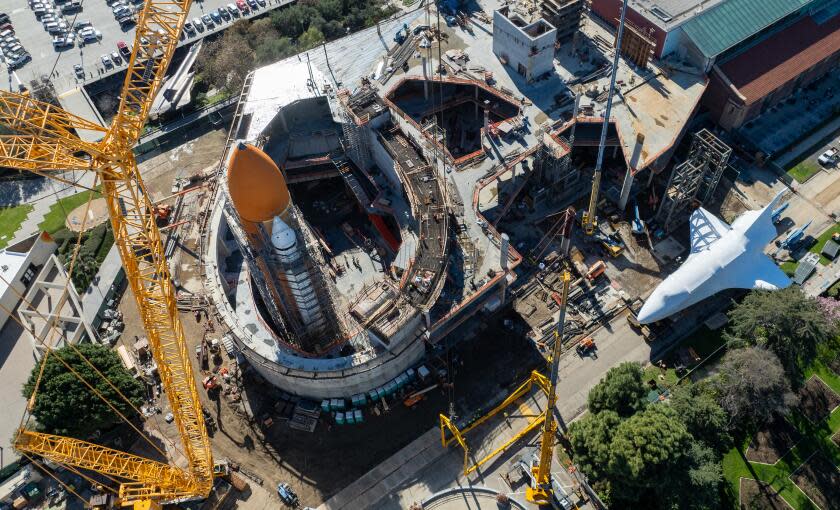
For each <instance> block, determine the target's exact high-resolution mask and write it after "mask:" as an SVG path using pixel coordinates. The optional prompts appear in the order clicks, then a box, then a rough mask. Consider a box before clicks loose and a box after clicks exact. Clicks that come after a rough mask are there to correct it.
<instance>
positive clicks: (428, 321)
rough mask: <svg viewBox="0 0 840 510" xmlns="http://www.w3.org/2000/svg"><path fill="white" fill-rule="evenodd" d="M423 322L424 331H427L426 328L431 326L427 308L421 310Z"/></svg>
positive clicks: (428, 328)
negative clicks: (424, 325) (424, 324)
mask: <svg viewBox="0 0 840 510" xmlns="http://www.w3.org/2000/svg"><path fill="white" fill-rule="evenodd" d="M423 322H425V323H426V332H427V333H428V330H430V329H431V328H432V318H431V317H430V316H429V311H428V310H424V311H423Z"/></svg>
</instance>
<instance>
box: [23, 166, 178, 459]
mask: <svg viewBox="0 0 840 510" xmlns="http://www.w3.org/2000/svg"><path fill="white" fill-rule="evenodd" d="M99 178H100V175H99V173H98V172H95V173H94V180H93V187H92V188H90V191H94V192H96V193H100V192H99V190H97V189H96V188H97V187H98V182H99ZM50 186H51V187H52V189H53V192H54V194H55V195H58V190H56V188H55V181H54V180H52V179H50ZM92 201H93V195H88V200H87V203H86V205H85V212H84V215H83V217H82V226H81V228H80V229H79V235H78V237H77V239H76V250H77V251H78V250H80V249H81V239H82V233H83V232H85V231H86V230H87V229H86V228H85V227H86V225H87V221H88V217H89V216H88V213H89V212H90V204H91V202H92ZM57 203H58V205H59V207H60V208H61V212H62V213H63V214H64V217H65V218H66V217H67V216H68V215H69V213H68V212H67V209H66V208H65V207H64V203H63V202H62V201H61V199H60V198H59V199H58V200H57ZM74 270H75V256H74V258H73V260H71V263H70V266H69V268H68V270H67V276H68V278H67V281H66V282H65V284H64V289H63V290H64V292H66V289H67V286H68V285H69V283H70V279H71V277H72V273H73V271H74ZM16 293H17V292H16ZM62 294H63V292H62ZM19 297H20V298H21V299H23V300H24V301H25V299H24V298H23V296H20V295H19ZM28 304H30V306H31V303H28ZM33 308H34V307H33ZM37 313H38V315H39V316H40V317H41V318H42V319H44V320H45V321H46V318H44V316H43V315H42V314H41V313H40V312H37ZM51 327H52V328H53V329H54V330H55V331H57V327H56V326H51ZM67 346H68V347H70V348H71V349H72V350H73V352H75V353H76V355H77V356H79V357H80V358H81V359H82V360H83V361H84V362H85V363H86V364H87V365H88V366H89V367H90V368H92V369H93V370H94V372H96V373H97V374H98V375H99V376H100V377H102V379H103V380H105V382H106V383H107V384H108V386H110V387H111V389H112V390H114V391H115V392H116V393H117V394H118V395H119V396H120V397H121V398H122V399H123V400H124V401H125V403H126V404H128V405H129V406H130V407H131V408H132V409H133V410H134V412H136V413H137V414H138V416H144V414H143V412H142V411H141V410H140V409H138V408H137V406H135V405H134V403H133V402H131V400H129V399H128V397H126V396H125V395H124V394H123V393H122V392H121V391H120V390H119V389H118V388H117V387H116V385H115V384H114V383H113V382H112V381H111V380H110V379H108V377H107V376H106V375H105V374H103V373H102V372H101V371H100V370H99V369H98V368H96V366H94V364H93V363H92V362H91V361H90V360H89V359H88V358H87V357H86V356H85V355H84V354H82V352H81V351H80V350H79V349H78V347H76V345H75V344H73V343H70V342H67ZM49 350H52V349H51V348H50V349H49ZM35 393H37V385H36V390H35V391H34V392H33V395H34V394H35ZM152 419H153V420H154V422H155V425H156V426H157V428H158V430H159V431H160V432H161V436H163V439H164V440H165V441H166V442H167V443H168V444H169V446H171V447H172V449H173V450H175V451H176V452H178V453H180V454H181V455H183V456H184V457H186V456H187V455H186V453H184V451H183V450H182V449H181V448H180V447H179V446H178V444H177V443H176V442H175V441H173V440H172V439H171V438H169V437H168V436H166V434H164V433H163V431H162V427H161V426H160V421H159V420H158V416H157V414H156V413H155V414H152ZM144 437H145V436H144ZM158 452H160V453H161V454H162V455H164V457H166V454H165V453H164V452H162V451H160V450H159V449H158Z"/></svg>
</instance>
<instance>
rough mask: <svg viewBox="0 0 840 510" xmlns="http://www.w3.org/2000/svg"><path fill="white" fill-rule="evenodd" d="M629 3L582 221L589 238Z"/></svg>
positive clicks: (594, 223) (621, 21)
mask: <svg viewBox="0 0 840 510" xmlns="http://www.w3.org/2000/svg"><path fill="white" fill-rule="evenodd" d="M627 1H628V0H624V1H623V2H622V4H621V18H620V19H619V22H618V35H616V38H615V55H614V56H613V66H612V73H611V74H610V89H609V92H608V93H607V109H606V111H605V112H604V123H603V124H602V125H601V140H600V142H599V143H598V158H597V159H596V160H595V174H594V175H593V176H592V193H590V195H589V208H588V209H587V210H586V211H584V212H583V218H582V221H581V224H582V225H583V232H584V234H586V235H588V236H591V235H592V234H594V233H595V227H596V226H597V225H598V218H597V214H598V211H597V208H598V193H599V191H600V189H601V171H602V166H603V164H604V146H605V145H606V143H607V131H608V129H609V126H610V113H611V112H612V101H613V93H614V92H615V79H616V75H617V74H618V61H619V57H620V56H621V38H622V36H623V35H624V17H625V15H626V14H627Z"/></svg>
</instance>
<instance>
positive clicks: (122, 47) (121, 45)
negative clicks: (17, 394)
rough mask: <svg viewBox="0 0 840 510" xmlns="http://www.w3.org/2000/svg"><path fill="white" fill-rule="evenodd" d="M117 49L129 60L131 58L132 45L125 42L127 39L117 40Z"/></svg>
mask: <svg viewBox="0 0 840 510" xmlns="http://www.w3.org/2000/svg"><path fill="white" fill-rule="evenodd" d="M117 49H118V50H119V52H120V55H122V57H123V58H124V59H125V60H126V62H127V61H128V59H129V58H131V47H130V46H129V45H127V44H126V43H125V41H117Z"/></svg>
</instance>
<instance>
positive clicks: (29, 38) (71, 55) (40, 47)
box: [0, 0, 295, 94]
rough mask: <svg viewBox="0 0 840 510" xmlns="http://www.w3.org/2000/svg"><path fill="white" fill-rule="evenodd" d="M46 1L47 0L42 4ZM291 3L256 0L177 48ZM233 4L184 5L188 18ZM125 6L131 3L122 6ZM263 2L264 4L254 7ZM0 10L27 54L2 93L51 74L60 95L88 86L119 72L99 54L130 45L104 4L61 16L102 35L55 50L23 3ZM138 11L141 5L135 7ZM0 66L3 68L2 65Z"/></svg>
mask: <svg viewBox="0 0 840 510" xmlns="http://www.w3.org/2000/svg"><path fill="white" fill-rule="evenodd" d="M42 1H43V2H44V3H48V2H49V0H42ZM294 1H295V0H260V3H257V4H256V5H257V8H256V9H249V12H248V13H247V14H242V13H240V16H239V17H233V16H231V18H232V19H231V20H230V21H228V20H225V19H222V23H221V24H215V26H214V27H213V28H209V29H208V28H205V29H204V31H203V32H198V31H196V34H195V35H194V36H190V37H185V38H184V40H182V41H181V42H180V43H179V44H188V43H189V42H191V41H195V40H198V39H199V38H201V37H204V36H207V35H209V34H212V33H215V32H217V31H219V30H224V29H225V28H226V27H228V26H230V25H231V24H232V23H233V21H235V20H237V19H243V18H250V17H253V16H259V15H260V14H263V13H265V12H267V11H269V10H271V9H276V8H277V7H281V6H283V5H287V4H290V3H292V2H294ZM231 2H233V3H234V4H235V3H236V0H204V1H202V2H197V1H194V2H193V3H192V6H191V7H190V15H189V18H188V20H193V19H194V18H200V17H201V16H203V15H204V14H209V13H210V12H212V11H215V10H216V9H218V8H220V7H222V6H225V5H227V4H228V3H231ZM128 3H129V4H130V5H131V2H128ZM261 3H264V4H265V6H262V5H260V4H261ZM0 4H2V7H0V11H2V12H5V13H6V14H8V15H9V16H10V18H11V23H12V24H13V26H14V30H15V35H16V36H17V38H18V39H19V40H20V43H21V45H22V46H23V47H24V48H25V49H26V51H28V52H29V54H30V55H31V56H32V60H31V61H30V62H28V63H26V64H25V65H23V67H21V68H19V69H17V70H14V71H12V70H8V82H7V83H5V84H3V85H2V86H3V87H4V88H7V89H8V90H13V91H17V90H18V86H19V85H20V84H24V85H27V86H28V85H29V82H31V81H32V80H34V79H36V78H39V77H41V76H49V75H50V73H51V72H52V71H53V69H54V72H53V76H52V79H53V84H54V86H55V89H56V91H57V92H58V93H59V94H61V93H62V92H64V91H67V90H70V89H72V88H74V87H75V86H76V85H78V84H80V83H82V82H83V81H85V82H88V81H91V80H97V79H99V78H102V77H104V76H108V75H110V74H113V73H115V72H119V71H120V70H122V69H124V68H125V65H126V62H125V61H124V60H123V61H122V63H121V64H118V65H112V66H110V67H108V68H106V67H105V65H103V62H102V59H101V57H102V55H110V54H111V53H112V52H116V51H117V43H118V42H119V41H124V42H126V43H128V45H132V44H133V41H134V25H130V26H126V27H121V26H120V24H119V23H118V22H117V19H116V18H115V15H114V13H113V12H112V8H111V6H109V5H108V3H106V0H83V1H82V8H81V10H78V11H77V12H75V13H72V14H69V15H64V16H63V18H64V20H65V22H66V24H67V26H68V27H72V26H73V24H74V22H78V21H90V23H91V25H92V26H93V28H94V29H96V30H98V31H100V32H101V33H102V37H101V39H100V40H99V41H97V42H92V43H89V44H85V45H84V46H81V47H80V46H79V44H78V42H76V43H75V44H74V45H73V46H72V47H67V48H64V49H61V50H56V49H54V48H53V36H52V35H50V34H49V33H47V31H46V30H45V29H44V26H43V24H42V23H41V21H39V20H38V19H37V18H36V16H35V13H34V12H33V11H32V9H31V8H30V6H29V2H28V0H3V1H2V2H0ZM135 5H136V6H137V7H138V8H140V7H141V6H142V2H140V3H137V4H135ZM76 64H79V65H81V66H82V68H83V70H84V75H85V76H84V79H80V78H77V77H76V76H75V73H74V70H73V66H74V65H76ZM0 67H3V68H5V67H6V66H5V64H2V66H0Z"/></svg>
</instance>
